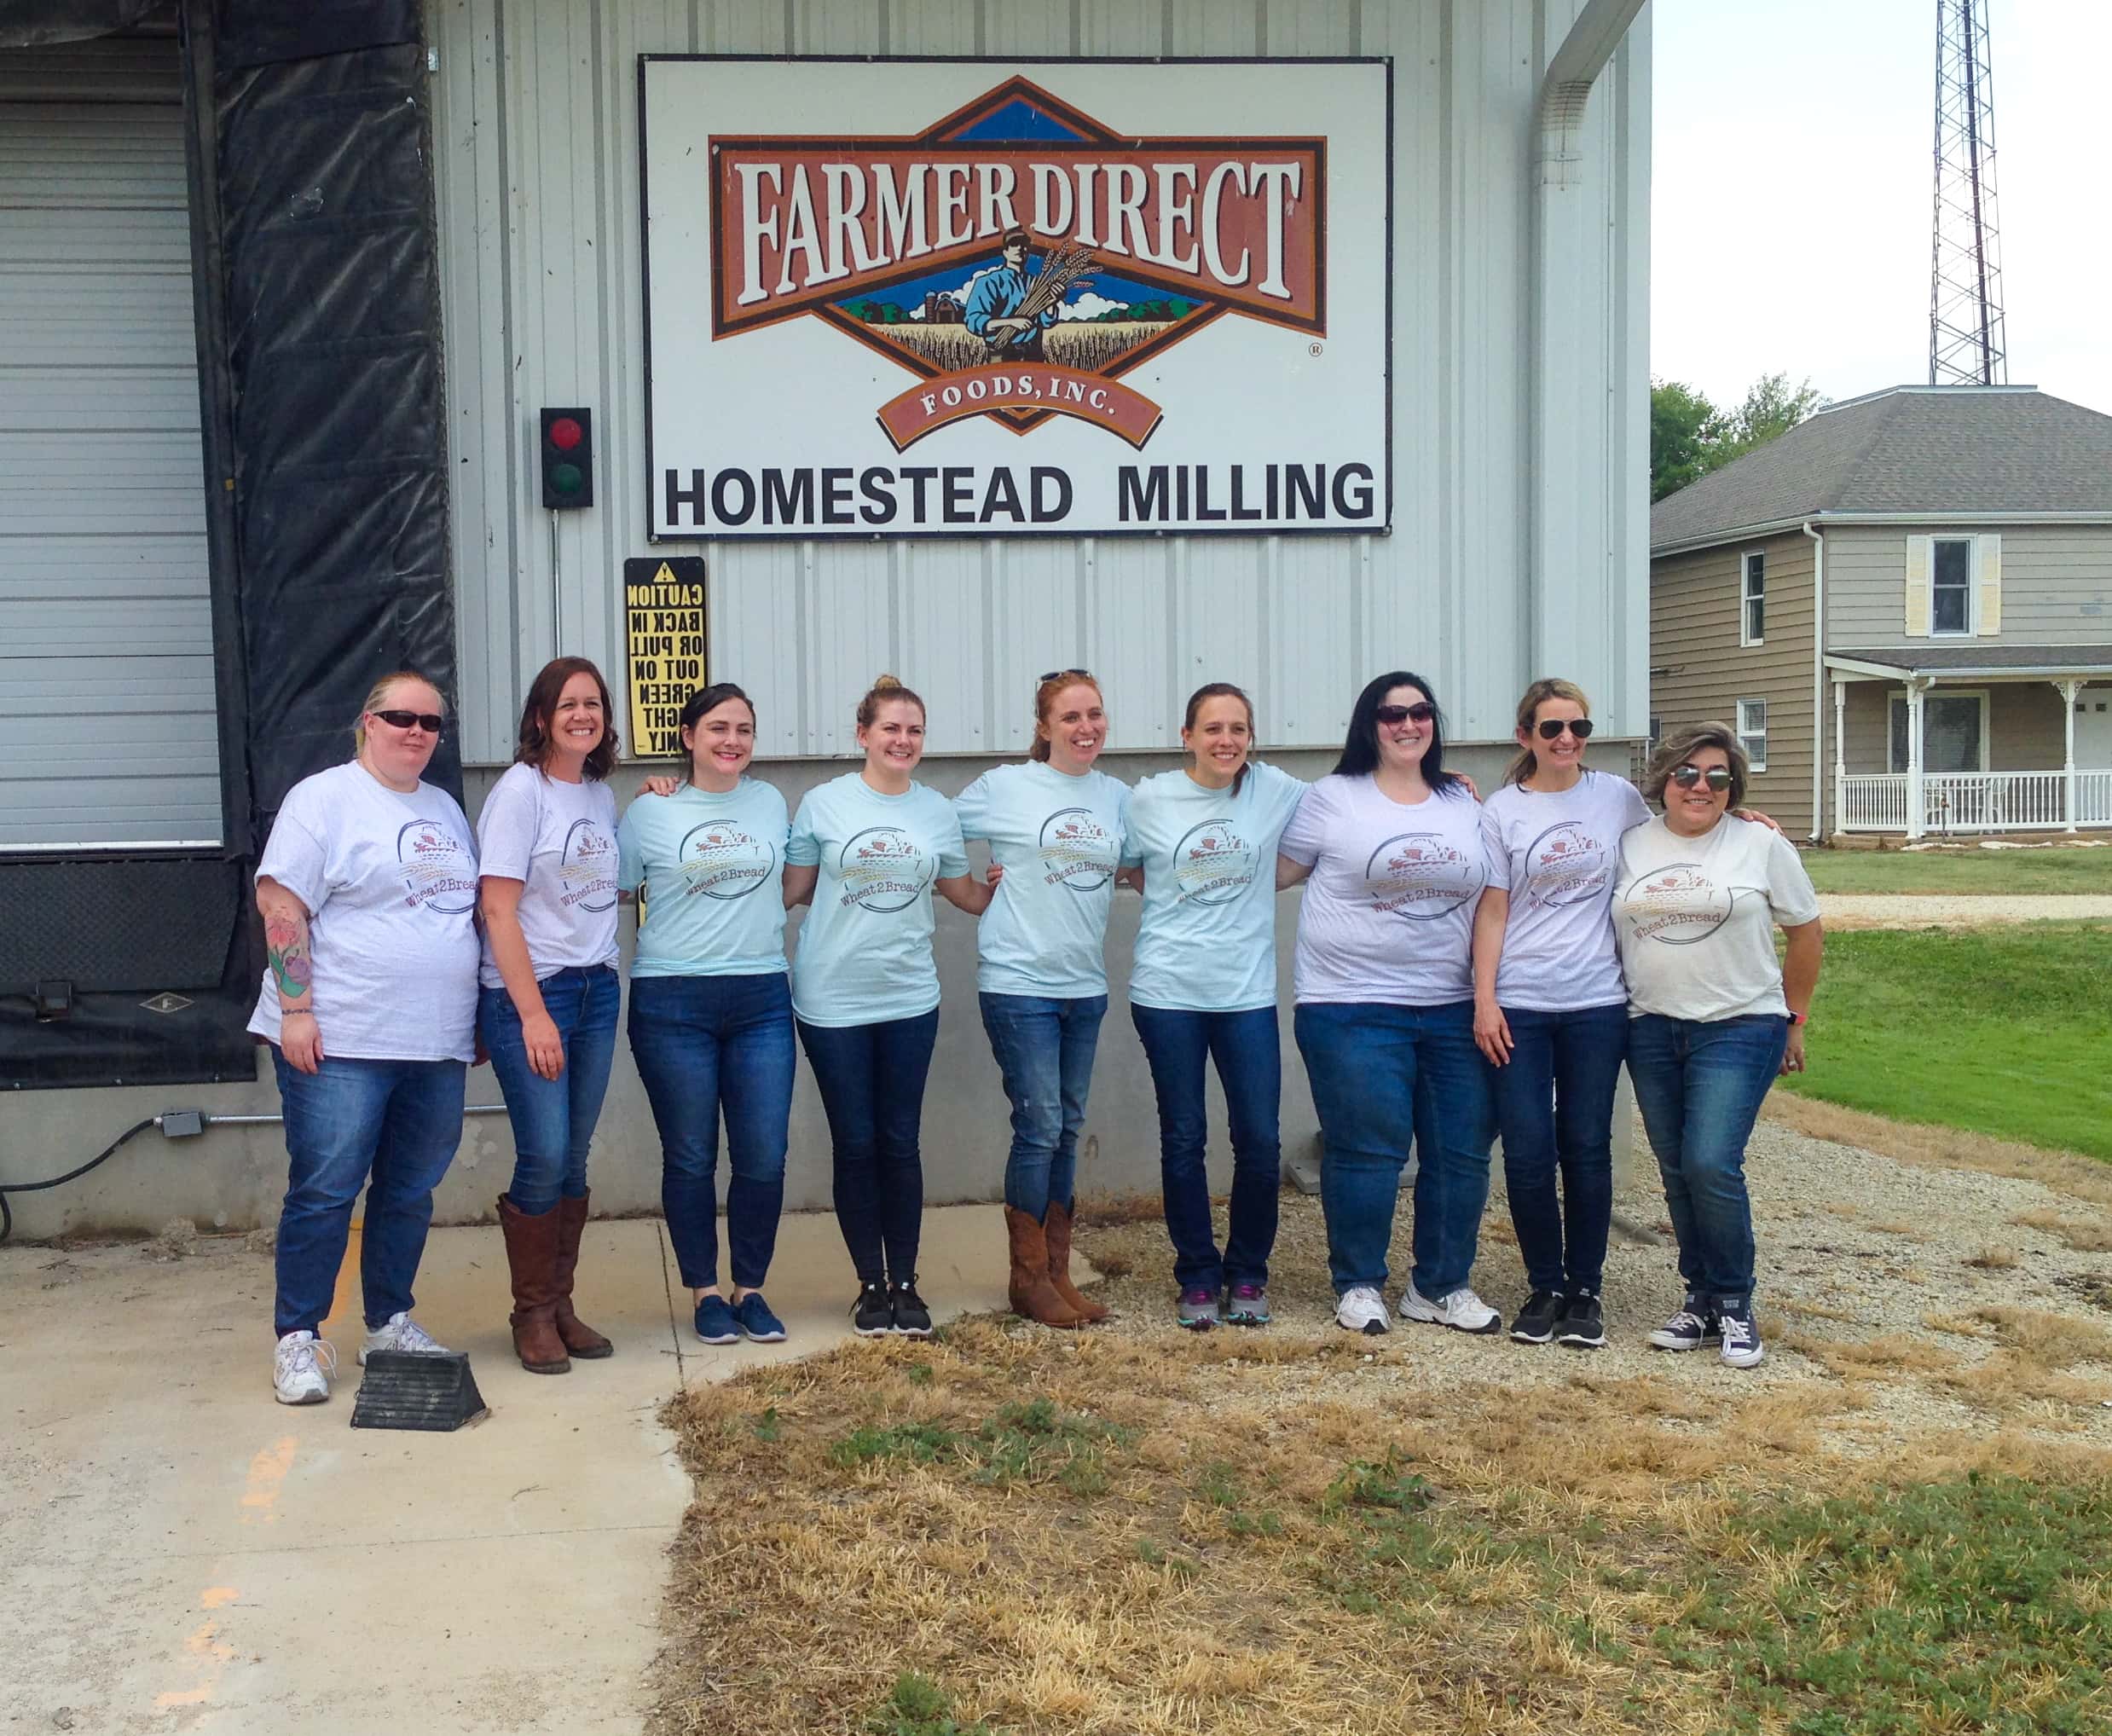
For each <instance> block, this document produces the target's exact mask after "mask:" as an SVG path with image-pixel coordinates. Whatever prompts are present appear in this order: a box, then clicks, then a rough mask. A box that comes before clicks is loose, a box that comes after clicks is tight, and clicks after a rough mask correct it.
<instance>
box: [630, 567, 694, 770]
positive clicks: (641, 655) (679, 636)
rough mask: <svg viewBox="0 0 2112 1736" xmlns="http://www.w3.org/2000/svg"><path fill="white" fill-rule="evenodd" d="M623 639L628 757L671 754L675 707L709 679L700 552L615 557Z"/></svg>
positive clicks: (674, 752) (678, 749)
mask: <svg viewBox="0 0 2112 1736" xmlns="http://www.w3.org/2000/svg"><path fill="white" fill-rule="evenodd" d="M623 640H624V652H625V657H626V659H627V676H626V681H627V685H628V687H629V690H630V697H631V730H630V744H631V752H630V757H631V758H633V759H634V760H679V759H680V758H681V757H682V739H681V729H680V718H681V715H682V708H683V707H684V706H685V705H686V704H688V703H689V698H690V695H691V694H692V693H694V692H696V691H697V689H698V688H699V687H702V686H706V685H707V683H708V681H709V677H708V676H707V675H706V674H705V673H704V670H705V668H706V667H707V664H708V663H709V658H708V657H707V655H706V651H705V632H704V562H703V556H701V555H674V556H670V557H668V558H666V559H664V560H662V559H657V558H654V557H652V556H650V555H648V556H647V557H645V558H644V559H642V560H627V561H625V562H624V563H623Z"/></svg>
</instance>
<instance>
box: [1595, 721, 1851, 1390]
mask: <svg viewBox="0 0 2112 1736" xmlns="http://www.w3.org/2000/svg"><path fill="white" fill-rule="evenodd" d="M1746 775H1747V764H1746V759H1745V749H1743V748H1741V747H1740V746H1739V740H1738V737H1737V735H1736V734H1735V733H1734V732H1733V731H1732V730H1731V729H1730V727H1729V726H1727V725H1725V724H1721V723H1702V724H1696V725H1694V726H1692V727H1690V728H1687V729H1683V730H1681V731H1680V732H1677V733H1676V734H1675V735H1673V736H1672V737H1671V738H1669V740H1667V741H1666V743H1665V744H1664V747H1663V748H1662V749H1659V751H1658V756H1657V758H1656V759H1655V760H1654V761H1652V764H1651V768H1650V775H1649V777H1648V778H1647V779H1646V781H1645V783H1644V785H1643V793H1644V795H1646V796H1648V797H1650V798H1651V799H1652V801H1661V802H1662V803H1663V804H1664V816H1663V818H1661V819H1654V820H1652V821H1651V822H1650V823H1649V824H1648V825H1640V826H1637V827H1636V828H1635V830H1633V831H1631V832H1629V834H1628V836H1626V837H1624V838H1623V839H1622V841H1621V865H1620V871H1619V874H1618V877H1617V879H1616V881H1615V883H1614V890H1613V915H1614V923H1615V928H1616V932H1617V934H1618V935H1619V939H1620V947H1621V965H1622V969H1623V972H1624V973H1625V975H1626V976H1627V978H1628V993H1629V1011H1630V1013H1632V1014H1633V1015H1634V1017H1633V1018H1632V1019H1631V1020H1630V1021H1629V1044H1628V1072H1629V1078H1630V1079H1633V1080H1634V1081H1635V1102H1636V1105H1637V1107H1638V1108H1640V1109H1641V1111H1642V1117H1643V1126H1645V1128H1646V1129H1647V1130H1648V1131H1649V1135H1650V1144H1651V1149H1652V1150H1653V1151H1654V1152H1655V1153H1656V1154H1657V1158H1658V1171H1659V1172H1660V1174H1661V1175H1662V1176H1663V1177H1664V1202H1665V1207H1666V1210H1667V1212H1669V1216H1670V1217H1671V1219H1672V1229H1673V1233H1674V1234H1675V1235H1676V1236H1677V1238H1678V1241H1679V1249H1680V1276H1681V1277H1682V1278H1683V1279H1684V1280H1685V1281H1686V1285H1687V1295H1686V1299H1685V1300H1684V1301H1683V1302H1681V1305H1680V1306H1679V1308H1678V1309H1677V1310H1676V1311H1675V1312H1674V1313H1673V1315H1672V1316H1671V1318H1670V1319H1669V1320H1667V1321H1666V1322H1665V1323H1664V1325H1663V1326H1661V1327H1659V1328H1658V1329H1657V1331H1655V1332H1653V1333H1652V1334H1651V1335H1650V1342H1651V1343H1652V1344H1653V1345H1656V1346H1657V1347H1658V1349H1660V1350H1668V1351H1691V1350H1698V1349H1699V1348H1700V1347H1701V1346H1702V1345H1704V1344H1707V1343H1719V1342H1720V1343H1721V1346H1722V1357H1723V1360H1724V1361H1725V1362H1726V1363H1728V1364H1730V1365H1731V1366H1732V1367H1733V1368H1738V1369H1750V1368H1751V1367H1752V1366H1753V1365H1754V1364H1755V1363H1757V1362H1759V1361H1760V1359H1761V1357H1762V1349H1761V1343H1760V1334H1759V1332H1758V1330H1757V1329H1756V1327H1755V1326H1754V1323H1753V1311H1752V1291H1753V1214H1752V1202H1751V1201H1750V1198H1749V1197H1748V1196H1747V1195H1746V1191H1745V1142H1746V1140H1747V1139H1748V1138H1750V1137H1751V1134H1752V1129H1753V1122H1754V1120H1755V1119H1756V1117H1757V1116H1758V1114H1759V1113H1760V1104H1761V1101H1762V1099H1763V1098H1764V1097H1766V1096H1767V1095H1768V1087H1769V1086H1771V1085H1773V1084H1774V1081H1775V1079H1776V1077H1777V1076H1778V1075H1779V1074H1780V1073H1802V1071H1803V1070H1804V1024H1805V1021H1806V1019H1807V1018H1808V1016H1809V1014H1810V1012H1811V997H1812V992H1813V991H1814V989H1815V988H1817V987H1818V985H1819V963H1820V954H1821V953H1822V952H1823V951H1824V941H1823V940H1822V939H1821V937H1820V928H1819V900H1818V897H1817V894H1814V892H1813V890H1812V885H1811V877H1809V876H1808V874H1806V873H1805V871H1804V865H1803V864H1802V862H1801V861H1799V860H1798V859H1797V848H1796V846H1794V845H1793V844H1791V842H1790V841H1789V840H1788V839H1787V838H1785V837H1784V836H1782V835H1781V834H1780V833H1779V832H1776V831H1772V830H1768V829H1767V828H1765V827H1761V826H1750V825H1739V824H1738V823H1737V821H1736V820H1735V819H1730V818H1729V814H1730V810H1731V809H1732V808H1733V807H1735V806H1736V805H1737V804H1738V803H1739V801H1742V800H1743V799H1744V797H1745V779H1746ZM1778 925H1779V926H1780V927H1781V928H1782V929H1783V930H1784V931H1785V933H1786V934H1787V935H1788V936H1789V948H1788V952H1787V954H1786V956H1785V958H1782V959H1781V961H1780V962H1779V963H1778V962H1777V960H1776V958H1775V950H1774V931H1775V929H1776V927H1777V926H1778Z"/></svg>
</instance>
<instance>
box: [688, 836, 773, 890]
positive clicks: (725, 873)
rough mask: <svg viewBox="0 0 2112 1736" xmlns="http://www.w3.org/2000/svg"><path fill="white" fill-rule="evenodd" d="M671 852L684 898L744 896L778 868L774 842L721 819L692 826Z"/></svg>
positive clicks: (765, 880) (768, 878)
mask: <svg viewBox="0 0 2112 1736" xmlns="http://www.w3.org/2000/svg"><path fill="white" fill-rule="evenodd" d="M674 856H675V862H676V865H677V866H678V867H679V868H680V871H681V875H682V896H683V897H685V898H696V897H698V896H702V897H704V898H718V899H733V898H746V897H747V896H748V894H749V893H751V892H753V891H755V888H757V887H759V886H762V885H765V884H767V882H769V881H770V879H771V877H772V876H773V875H775V874H776V872H777V869H778V847H777V846H776V845H775V844H773V843H772V842H769V840H767V838H758V837H755V836H752V835H751V834H749V833H748V832H744V831H743V830H741V829H740V827H738V826H736V825H727V824H726V822H725V821H724V820H708V821H706V822H705V823H704V824H703V825H699V826H691V828H690V830H688V831H687V832H686V833H685V834H684V835H683V837H682V842H681V846H680V848H678V849H677V850H676V851H675V853H674Z"/></svg>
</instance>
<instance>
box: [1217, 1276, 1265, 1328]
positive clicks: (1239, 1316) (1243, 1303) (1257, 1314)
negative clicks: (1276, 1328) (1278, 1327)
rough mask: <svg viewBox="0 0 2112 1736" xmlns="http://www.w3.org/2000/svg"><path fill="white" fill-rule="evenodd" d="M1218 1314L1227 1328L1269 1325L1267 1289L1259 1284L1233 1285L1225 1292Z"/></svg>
mask: <svg viewBox="0 0 2112 1736" xmlns="http://www.w3.org/2000/svg"><path fill="white" fill-rule="evenodd" d="M1218 1313H1219V1316H1220V1317H1221V1318H1222V1319H1223V1320H1224V1323H1225V1324H1226V1325H1227V1326H1266V1325H1267V1324H1268V1323H1269V1291H1268V1288H1267V1287H1266V1286H1265V1285H1261V1284H1234V1285H1233V1286H1231V1288H1229V1289H1228V1290H1226V1291H1225V1293H1224V1305H1223V1306H1222V1307H1221V1308H1220V1309H1219V1310H1218Z"/></svg>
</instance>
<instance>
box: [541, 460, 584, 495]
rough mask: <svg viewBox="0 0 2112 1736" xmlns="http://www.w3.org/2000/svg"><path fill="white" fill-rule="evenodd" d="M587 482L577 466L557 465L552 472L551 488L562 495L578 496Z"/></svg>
mask: <svg viewBox="0 0 2112 1736" xmlns="http://www.w3.org/2000/svg"><path fill="white" fill-rule="evenodd" d="M585 481H586V478H585V477H583V476H582V475H581V474H580V468H579V466H577V465H576V464H560V465H557V466H553V468H552V470H551V472H550V486H551V487H552V488H553V489H556V490H557V491H558V493H559V494H561V495H576V494H577V493H578V492H579V491H580V484H581V483H583V482H585Z"/></svg>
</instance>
